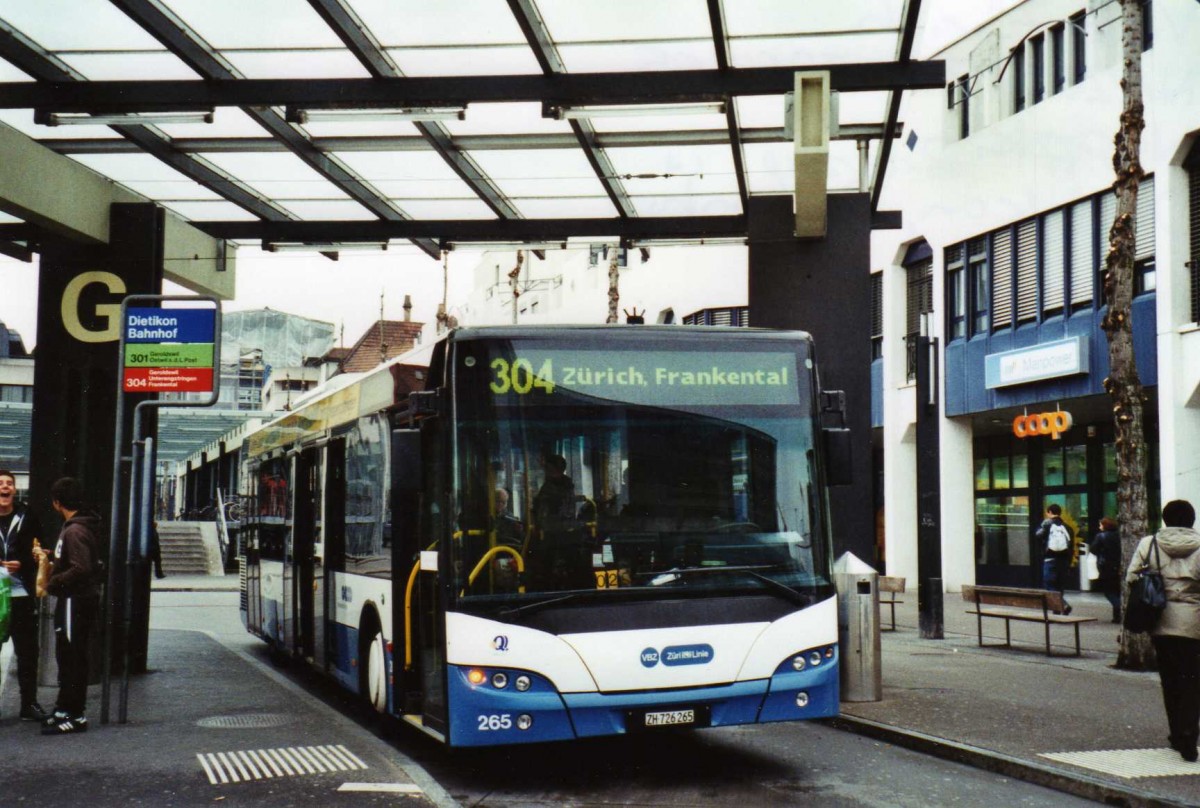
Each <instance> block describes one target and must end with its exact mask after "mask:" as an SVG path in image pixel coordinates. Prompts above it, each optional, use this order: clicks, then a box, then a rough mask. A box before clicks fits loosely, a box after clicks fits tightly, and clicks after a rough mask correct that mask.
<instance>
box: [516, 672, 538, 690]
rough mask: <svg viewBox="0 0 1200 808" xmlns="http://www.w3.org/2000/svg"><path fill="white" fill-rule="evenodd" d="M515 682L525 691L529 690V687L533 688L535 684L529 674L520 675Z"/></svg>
mask: <svg viewBox="0 0 1200 808" xmlns="http://www.w3.org/2000/svg"><path fill="white" fill-rule="evenodd" d="M513 684H514V685H515V686H516V688H517V690H519V691H521V692H522V693H524V692H525V691H526V690H528V689H529V688H531V687H532V686H533V680H531V679H530V678H529V677H528V676H525V675H524V674H522V675H521V676H518V677H517V678H516V680H515V681H514V682H513Z"/></svg>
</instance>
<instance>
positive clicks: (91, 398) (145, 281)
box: [29, 204, 163, 672]
mask: <svg viewBox="0 0 1200 808" xmlns="http://www.w3.org/2000/svg"><path fill="white" fill-rule="evenodd" d="M162 247H163V215H162V209H161V208H158V207H157V206H155V205H152V204H141V205H113V206H112V219H111V224H110V243H109V244H108V245H82V244H78V243H73V242H68V241H62V240H52V241H47V242H46V243H45V244H44V245H43V249H42V257H41V263H40V271H39V275H38V331H37V333H38V338H37V351H36V358H37V362H36V365H35V369H34V382H33V388H34V389H33V424H32V430H31V431H32V439H31V440H32V442H31V445H32V452H31V457H30V474H29V477H30V483H29V484H30V494H31V500H32V502H33V503H34V504H35V507H37V508H39V509H40V510H41V511H42V512H41V514H40V515H41V516H42V519H43V524H44V525H46V526H47V528H48V530H47V532H48V533H50V526H57V525H58V524H59V520H58V518H57V517H56V516H55V515H54V513H53V511H52V510H50V497H49V494H50V485H51V484H52V483H53V482H54V480H56V479H57V478H59V477H62V476H71V477H76V478H78V479H79V480H80V482H81V483H82V484H83V488H84V491H85V492H86V494H87V497H88V500H89V503H90V504H91V505H92V506H94V507H95V508H96V509H97V510H98V511H100V514H101V523H102V524H103V526H104V532H105V535H104V537H103V539H104V541H105V542H106V543H107V541H108V538H109V537H108V530H109V519H110V516H111V514H110V513H109V510H110V507H111V497H112V484H113V479H112V473H113V452H114V451H115V450H116V449H117V447H116V443H115V438H116V435H115V430H114V425H115V422H116V410H117V377H118V361H119V357H118V356H117V348H118V339H119V335H120V330H119V326H120V324H119V322H118V320H119V319H120V308H121V299H122V298H123V297H125V296H126V295H130V294H156V293H158V292H159V290H160V289H161V288H162ZM146 398H147V396H145V395H140V396H132V395H131V396H126V402H125V413H124V414H125V427H124V428H125V435H126V438H127V439H128V438H129V436H130V430H131V428H132V420H133V406H134V404H136V403H137V402H138V401H141V400H144V399H146ZM143 423H145V425H146V427H147V429H153V428H154V427H155V422H154V418H153V416H151V417H150V418H143ZM127 447H128V442H126V446H125V447H122V448H125V449H127ZM126 479H127V478H126ZM126 490H127V489H126ZM127 509H128V496H127V495H125V496H122V497H121V510H122V513H121V517H122V520H121V522H119V524H120V525H121V526H122V527H121V534H120V535H121V536H122V537H123V536H124V519H123V517H124V511H125V510H127ZM54 538H55V536H54V535H48V536H47V537H46V538H45V539H44V540H43V543H46V544H48V545H49V546H53V541H54ZM47 540H48V541H47ZM117 545H118V547H119V550H118V553H117V557H113V558H109V559H108V563H109V564H110V566H111V568H112V569H114V570H116V572H117V574H118V586H117V587H116V592H119V591H120V589H121V584H122V582H123V579H124V566H125V552H124V548H125V543H124V541H123V540H121V541H118V542H117ZM115 594H116V593H109V595H110V598H109V599H110V601H112V600H113V597H114V595H115ZM116 600H117V601H120V598H116ZM116 606H117V609H116V611H114V612H113V613H112V616H113V618H114V619H116V618H119V617H120V616H121V615H122V614H123V610H122V608H121V607H122V606H123V604H122V603H120V602H118V603H117V604H116ZM115 625H118V626H119V625H120V623H119V622H116V623H115ZM99 634H100V632H96V635H97V636H99ZM115 641H117V642H120V638H115ZM121 647H123V646H121ZM114 650H115V648H114ZM114 658H116V659H119V658H120V657H119V656H114ZM142 659H143V660H144V651H143V654H142ZM99 669H100V665H99V664H96V665H94V666H93V671H96V672H98V671H99Z"/></svg>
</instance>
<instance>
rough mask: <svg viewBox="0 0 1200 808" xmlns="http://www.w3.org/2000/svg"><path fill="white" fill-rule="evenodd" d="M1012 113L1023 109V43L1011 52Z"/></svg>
mask: <svg viewBox="0 0 1200 808" xmlns="http://www.w3.org/2000/svg"><path fill="white" fill-rule="evenodd" d="M1012 76H1013V112H1020V111H1021V110H1023V109H1025V43H1021V44H1020V45H1017V47H1016V48H1014V49H1013V52H1012Z"/></svg>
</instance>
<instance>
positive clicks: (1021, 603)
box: [962, 585, 1096, 656]
mask: <svg viewBox="0 0 1200 808" xmlns="http://www.w3.org/2000/svg"><path fill="white" fill-rule="evenodd" d="M962 594H963V600H965V601H966V602H967V603H969V604H971V605H972V606H974V608H973V609H968V610H967V614H973V615H976V616H977V617H976V622H977V624H978V627H979V645H980V646H981V647H994V648H1001V647H1012V639H1011V635H1010V633H1009V622H1010V621H1012V620H1020V621H1024V622H1027V623H1041V624H1042V625H1044V626H1045V627H1046V656H1052V654H1051V653H1050V626H1052V625H1059V626H1074V627H1075V656H1081V655H1082V651H1081V650H1080V646H1079V624H1080V623H1092V622H1095V620H1096V618H1094V617H1072V616H1070V615H1066V614H1061V612H1062V611H1063V597H1062V593H1061V592H1050V591H1047V590H1045V589H1022V588H1019V587H1012V586H969V585H968V586H964V587H963V590H962ZM985 617H995V618H998V619H1001V620H1003V621H1004V645H1003V646H1000V645H998V644H996V643H991V644H989V645H988V646H984V644H983V618H985Z"/></svg>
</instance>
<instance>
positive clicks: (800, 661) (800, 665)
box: [792, 654, 807, 671]
mask: <svg viewBox="0 0 1200 808" xmlns="http://www.w3.org/2000/svg"><path fill="white" fill-rule="evenodd" d="M806 664H807V663H805V661H804V654H796V656H795V657H794V658H793V659H792V667H793V668H795V669H796V670H798V671H802V670H804V667H805V665H806Z"/></svg>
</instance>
